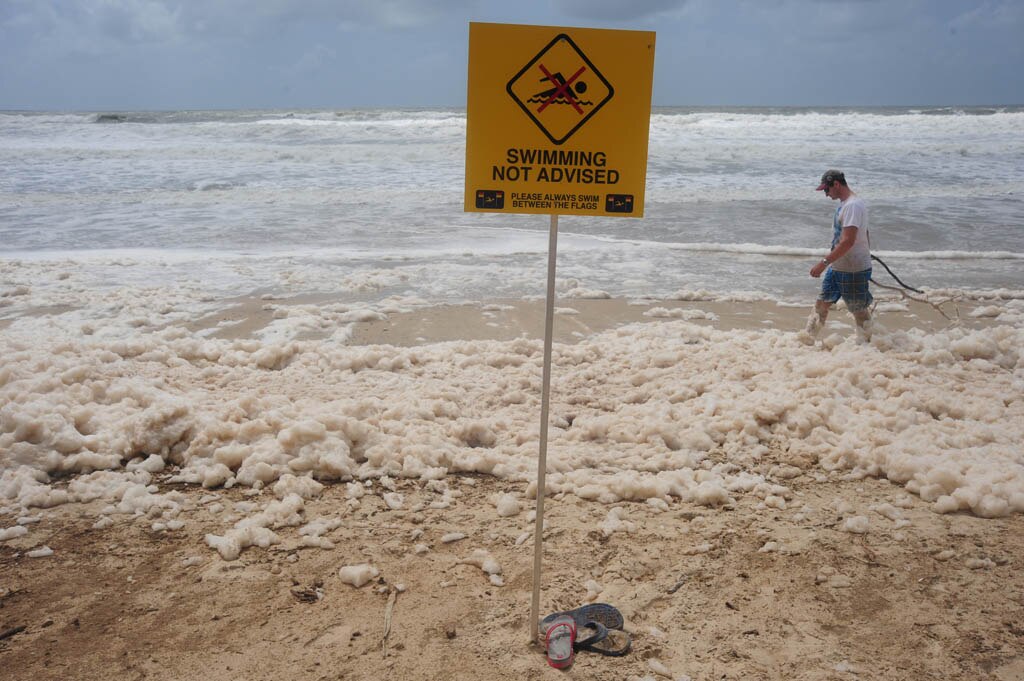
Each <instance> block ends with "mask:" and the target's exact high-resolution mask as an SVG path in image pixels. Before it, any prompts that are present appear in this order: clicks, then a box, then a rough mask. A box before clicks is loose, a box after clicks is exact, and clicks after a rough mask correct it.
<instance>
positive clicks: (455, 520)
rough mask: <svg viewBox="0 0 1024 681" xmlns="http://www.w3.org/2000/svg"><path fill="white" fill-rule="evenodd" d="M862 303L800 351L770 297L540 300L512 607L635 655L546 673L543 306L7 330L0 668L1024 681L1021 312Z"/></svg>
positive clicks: (583, 656)
mask: <svg viewBox="0 0 1024 681" xmlns="http://www.w3.org/2000/svg"><path fill="white" fill-rule="evenodd" d="M316 302H317V301H315V300H313V299H311V298H300V299H295V300H275V301H274V308H275V309H276V310H280V309H281V308H282V307H287V305H289V304H294V305H296V306H299V307H302V306H308V305H314V304H316ZM883 305H884V307H882V305H880V309H881V310H884V311H880V312H879V314H878V315H877V316H878V322H879V324H880V327H879V328H880V330H879V331H877V332H876V335H875V337H874V338H873V340H872V343H871V344H867V345H864V344H858V343H856V341H855V338H854V332H853V328H852V326H851V324H850V323H851V319H850V317H849V315H848V314H846V313H845V311H837V312H835V313H834V314H833V317H832V325H831V327H830V328H829V329H828V330H827V331H826V332H825V333H824V334H823V337H822V339H821V340H820V341H819V343H818V344H817V345H815V346H806V345H804V344H803V343H801V342H799V340H798V339H797V337H796V333H795V332H796V331H797V330H798V329H800V328H801V327H802V324H803V320H804V319H805V318H806V314H807V309H806V308H801V307H796V306H788V305H778V304H775V303H773V302H772V303H768V302H765V301H721V300H719V301H707V300H704V301H700V300H698V301H673V300H659V301H628V300H621V299H610V300H586V299H565V298H563V299H560V300H559V301H558V302H557V304H556V308H557V317H556V322H555V329H556V345H555V365H554V369H553V387H552V439H551V445H550V450H549V466H548V467H549V474H548V492H549V498H548V502H547V505H546V515H545V518H546V524H547V529H546V531H545V534H544V542H545V552H544V574H543V579H542V584H543V588H542V598H541V610H542V614H546V613H548V612H553V611H555V610H561V609H567V608H571V607H576V606H579V605H581V604H583V603H586V602H607V603H611V604H613V605H615V606H616V607H618V608H620V609H621V611H622V612H623V614H624V615H625V617H626V631H627V632H628V633H629V635H630V636H631V638H632V642H633V647H632V651H631V652H630V653H629V654H627V655H626V656H623V657H618V658H613V657H603V656H599V655H596V654H594V653H588V652H581V653H579V654H578V655H577V658H576V662H575V664H574V666H573V667H572V669H571V670H570V671H568V672H559V671H556V670H553V669H551V668H549V667H548V666H547V665H546V664H545V659H544V656H543V652H542V651H541V650H540V649H539V648H537V647H535V646H533V645H531V644H530V643H529V642H528V639H529V632H530V630H531V626H530V624H529V622H528V619H529V601H530V592H531V588H532V581H531V580H532V578H531V574H532V565H533V563H532V561H533V538H532V534H533V533H532V530H533V520H532V515H531V511H532V509H533V508H534V496H535V485H534V483H533V476H534V474H535V466H536V463H535V461H536V451H537V430H538V423H537V421H538V419H539V381H540V339H541V336H542V329H543V301H536V300H534V301H491V302H488V303H475V304H468V303H467V304H464V305H452V306H445V307H424V308H419V309H416V308H413V309H407V310H405V311H400V312H392V313H389V314H381V315H379V316H378V318H376V319H370V320H367V321H362V322H357V323H355V324H353V325H352V327H351V329H350V331H349V332H348V333H347V334H346V341H345V344H343V345H339V344H338V343H337V342H336V341H337V339H338V337H339V336H338V335H337V334H336V331H337V330H336V329H332V328H322V329H320V330H319V331H317V330H307V331H305V332H304V335H303V336H302V337H301V338H299V339H297V340H294V341H289V342H287V343H280V344H270V345H268V344H263V343H258V342H254V341H251V340H247V339H249V338H252V337H253V336H254V335H258V334H259V331H260V329H261V328H263V327H264V326H265V325H266V324H269V323H271V322H272V321H273V315H274V311H273V310H267V309H264V308H266V307H267V302H266V300H265V299H260V298H253V299H241V300H238V301H234V302H232V303H230V304H227V305H225V306H224V308H223V309H222V310H221V311H220V312H218V313H216V314H213V315H210V316H209V317H207V318H203V319H197V320H195V321H194V322H193V323H192V324H191V325H190V326H189V327H188V329H186V330H183V329H181V328H180V327H170V328H165V329H155V330H154V331H153V332H152V333H150V334H143V335H140V336H139V337H138V338H136V339H135V340H134V341H132V342H131V343H120V344H117V343H109V342H107V343H100V344H98V345H97V346H96V347H91V346H88V345H87V344H82V345H81V346H78V347H76V348H75V351H74V353H72V354H70V355H69V354H68V352H67V347H66V346H65V347H60V346H57V347H42V348H40V347H34V348H30V347H27V346H24V344H20V345H19V343H18V342H17V341H16V340H14V339H13V338H8V339H7V341H6V342H8V343H9V349H8V352H7V354H6V357H5V364H4V367H3V368H0V389H3V390H5V391H6V392H5V393H4V394H5V401H6V403H7V406H6V407H5V412H4V414H5V415H4V417H3V418H4V419H5V421H4V424H5V425H4V428H3V429H2V431H0V435H2V436H3V437H5V438H6V439H5V440H2V441H0V442H2V443H3V444H4V445H5V446H6V447H8V449H9V452H10V454H9V456H11V457H14V458H13V459H11V460H13V461H17V462H19V463H21V464H22V467H21V468H17V469H16V468H13V467H9V468H8V469H7V470H5V472H4V477H3V478H2V480H0V490H2V491H3V492H4V498H6V499H7V501H6V502H4V503H6V506H0V538H2V539H3V541H0V637H2V638H0V664H2V666H3V668H4V670H5V676H6V677H8V678H11V679H67V678H89V679H180V678H191V677H194V676H197V675H202V676H204V677H206V678H209V679H211V680H212V681H219V680H225V681H226V680H228V679H257V678H267V679H269V678H275V679H300V678H302V679H381V678H401V679H442V678H444V679H449V678H451V679H476V678H497V679H522V678H528V679H540V678H558V677H559V676H560V675H563V674H564V675H568V676H570V677H573V678H595V679H659V678H670V679H693V680H696V679H853V678H856V679H931V678H934V679H948V678H964V679H974V678H977V679H982V678H992V679H999V680H1001V681H1006V680H1010V679H1021V678H1024V655H1022V653H1021V650H1022V649H1024V619H1022V616H1021V613H1022V612H1024V580H1022V579H1021V577H1020V575H1019V569H1018V567H1019V566H1018V565H1017V562H1018V560H1019V556H1020V555H1021V553H1022V550H1024V525H1022V523H1024V519H1022V518H1024V516H1022V513H1021V512H1022V511H1024V491H1022V490H1024V486H1022V483H1021V480H1022V478H1024V473H1022V468H1021V464H1022V462H1021V460H1020V457H1021V451H1020V444H1019V443H1020V439H1019V438H1020V433H1019V432H1018V431H1019V429H1020V428H1021V427H1022V426H1021V423H1022V422H1024V420H1022V419H1021V418H1020V417H1021V416H1022V415H1024V411H1022V410H1024V401H1022V395H1021V390H1020V387H1021V360H1020V356H1019V347H1020V345H1019V344H1018V343H1017V340H1018V339H1019V334H1020V331H1019V326H1016V325H1014V324H1012V323H1006V321H1007V320H1010V319H1016V317H1015V316H1014V315H1015V314H1016V313H1015V312H1014V311H1015V310H1017V309H1018V306H1016V304H1015V303H1014V302H1013V301H1011V302H1010V303H1008V304H1005V305H1003V306H1002V307H1000V309H1001V310H1002V311H1003V312H1004V313H1006V314H1007V316H1004V317H1000V316H999V313H997V312H996V311H994V310H990V309H987V307H990V306H989V305H988V304H987V303H979V302H974V303H970V304H968V303H963V302H961V303H959V304H958V306H957V309H956V310H951V309H950V308H949V307H948V305H947V306H944V307H943V310H944V312H946V314H947V315H954V316H955V315H959V316H958V319H957V323H956V324H952V323H951V321H950V320H949V319H946V318H945V317H943V316H942V315H941V314H940V313H939V312H938V311H937V310H936V309H935V308H934V307H933V306H930V305H926V304H920V303H914V302H910V303H906V302H899V301H895V300H891V301H888V302H885V303H883ZM977 310H981V311H982V312H981V313H980V314H978V313H977V312H976V311H977ZM281 316H282V315H281V314H280V313H278V318H280V317H281ZM1000 319H1002V320H1003V321H999V320H1000ZM204 329H205V330H206V332H207V333H209V332H212V333H209V336H205V337H204V336H199V335H198V334H200V333H203V332H204ZM2 331H3V330H2V329H0V332H2ZM332 339H333V340H332ZM54 380H56V381H58V382H59V383H60V384H62V386H63V387H61V388H59V389H58V388H56V387H55V385H54V384H53V381H54ZM83 391H84V392H88V396H83V395H82V394H81V393H82V392H83ZM76 396H77V397H76ZM74 400H77V402H75V401H74ZM76 404H77V406H76ZM48 414H49V416H48ZM53 415H57V417H54V416H53ZM64 418H66V419H67V420H66V421H64V422H63V423H66V424H70V426H65V425H61V419H64ZM68 427H71V428H72V429H73V430H75V431H76V432H77V435H76V434H75V432H71V431H69V430H68V429H67V428H68ZM4 433H5V434H4ZM76 438H77V439H76ZM55 450H56V451H60V452H63V454H62V455H61V459H60V460H59V461H56V460H52V459H51V460H49V461H50V463H47V461H48V460H47V459H46V458H45V451H55ZM107 454H109V455H110V457H113V458H106V459H105V458H104V456H105V455H107ZM982 462H985V463H982ZM30 466H31V467H32V468H30ZM48 466H49V469H48V470H49V473H48V474H39V473H33V474H31V475H29V474H28V471H29V470H37V471H42V470H47V467H48ZM105 469H109V470H105ZM16 471H20V473H17V474H16ZM19 528H23V529H19ZM351 566H364V567H361V568H359V570H356V571H357V572H359V571H363V572H365V576H366V579H367V581H366V583H365V584H362V585H361V586H354V585H353V584H350V583H346V581H345V580H343V579H342V576H341V575H342V574H343V573H344V571H343V570H342V569H343V568H345V567H351Z"/></svg>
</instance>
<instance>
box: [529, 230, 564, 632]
mask: <svg viewBox="0 0 1024 681" xmlns="http://www.w3.org/2000/svg"><path fill="white" fill-rule="evenodd" d="M557 251H558V214H557V213H552V215H551V230H550V234H549V235H548V299H547V308H546V311H545V316H544V374H543V378H542V380H541V394H540V456H539V457H538V458H537V519H536V523H534V526H533V598H532V599H531V600H530V620H529V626H530V630H529V631H530V638H529V640H530V641H531V642H532V641H535V640H536V639H537V637H538V636H539V632H538V631H537V622H538V621H539V619H540V566H541V559H542V558H543V555H544V541H543V537H544V478H545V477H546V475H547V462H548V412H549V410H550V405H551V344H552V335H553V332H554V327H555V261H556V253H557Z"/></svg>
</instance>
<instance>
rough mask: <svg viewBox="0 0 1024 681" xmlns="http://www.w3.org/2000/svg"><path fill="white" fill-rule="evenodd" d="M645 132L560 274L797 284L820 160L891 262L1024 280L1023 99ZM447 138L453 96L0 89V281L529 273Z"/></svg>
mask: <svg viewBox="0 0 1024 681" xmlns="http://www.w3.org/2000/svg"><path fill="white" fill-rule="evenodd" d="M650 140H651V143H650V156H649V165H648V180H647V205H646V216H645V217H644V218H642V219H623V218H585V217H578V216H565V217H563V218H561V219H560V236H559V259H558V274H559V278H560V286H561V287H562V288H563V289H566V288H585V289H589V290H596V291H603V292H606V293H608V294H609V295H613V296H664V295H669V294H671V293H673V292H675V291H678V290H680V289H705V290H709V291H713V292H718V293H723V294H728V293H730V292H737V291H745V292H758V293H763V294H765V295H769V296H772V297H777V298H780V299H795V300H802V299H808V298H809V297H813V295H814V293H815V291H816V289H817V282H816V281H814V280H812V279H810V277H808V276H807V270H808V269H809V267H810V265H811V264H813V261H814V260H815V259H816V258H817V257H818V256H820V255H821V254H823V253H824V252H825V251H826V250H827V247H828V245H829V240H830V236H831V229H830V223H831V215H832V212H833V210H834V206H835V204H834V203H833V202H831V201H829V200H828V199H826V198H825V197H823V196H822V194H820V193H817V192H815V191H814V187H815V186H816V185H817V182H818V177H819V176H820V175H821V173H822V172H823V171H824V170H825V169H826V168H831V167H839V168H842V169H843V170H845V171H846V174H847V178H848V180H849V181H850V183H851V186H852V187H853V188H854V190H855V191H857V192H858V193H859V194H860V195H861V196H862V197H864V198H865V199H866V200H867V201H868V203H869V205H870V210H871V235H872V244H873V247H874V250H875V252H876V253H878V254H879V255H881V256H882V257H883V258H885V259H886V261H887V262H888V263H889V265H890V266H891V267H893V269H894V270H895V271H896V272H897V274H899V275H900V277H901V278H902V279H903V280H904V281H905V282H907V283H908V284H911V285H914V286H918V287H929V288H935V289H945V288H954V289H964V290H972V291H979V290H980V291H990V290H993V289H1011V290H1019V289H1024V276H1022V274H1024V107H1002V108H969V107H968V108H934V109H927V108H882V109H795V108H794V109H789V108H782V109H759V108H749V109H746V108H744V109H714V108H656V109H655V110H654V113H653V114H652V116H651V128H650ZM464 154H465V113H464V111H461V110H457V109H429V110H354V111H294V112H288V111H210V112H203V111H199V112H134V113H133V112H126V113H118V114H113V115H111V114H106V115H104V114H96V113H32V112H0V263H4V262H6V263H7V264H8V269H7V270H6V272H7V273H6V281H0V288H2V285H3V284H6V285H7V286H8V287H12V286H18V285H21V286H28V285H34V286H36V288H37V290H43V287H45V286H46V282H47V275H46V273H49V272H53V265H54V264H55V263H61V264H62V266H64V267H65V268H67V267H74V268H75V271H74V279H75V280H76V281H77V282H78V283H79V286H81V287H83V288H86V289H102V288H105V287H114V286H123V285H128V286H131V285H136V286H137V285H143V284H148V285H155V286H159V285H166V286H170V287H174V286H182V285H189V286H192V287H195V286H200V287H202V288H203V289H205V290H206V291H207V293H208V294H209V295H211V296H230V295H245V294H248V293H252V292H254V291H279V290H286V291H289V292H295V291H307V292H317V291H319V292H331V291H339V292H341V293H344V294H346V295H350V296H364V297H365V296H367V295H372V296H377V297H384V296H393V295H403V296H417V297H420V298H422V299H424V300H427V301H430V302H444V301H451V300H461V299H467V298H469V299H488V298H509V297H511V298H520V297H525V296H535V295H541V294H543V292H544V285H545V267H546V253H547V230H548V222H549V221H548V219H547V217H546V216H537V215H532V216H526V215H486V214H478V213H468V214H467V213H464V212H463V211H462V191H463V189H462V185H463V161H464ZM12 263H16V265H17V266H16V267H14V266H12V265H11V264H12ZM33 267H36V268H38V272H35V271H34V270H33V269H32V268H33ZM360 273H362V274H363V275H365V276H364V281H365V280H369V281H372V282H373V283H372V284H371V285H352V282H353V281H354V279H353V277H358V275H360ZM63 276H66V275H63ZM876 277H877V278H878V279H879V280H880V281H883V282H889V283H892V282H891V279H888V277H887V275H886V274H885V273H884V272H881V271H878V272H877V273H876ZM344 282H348V284H344ZM3 313H4V311H3V310H2V309H0V314H3Z"/></svg>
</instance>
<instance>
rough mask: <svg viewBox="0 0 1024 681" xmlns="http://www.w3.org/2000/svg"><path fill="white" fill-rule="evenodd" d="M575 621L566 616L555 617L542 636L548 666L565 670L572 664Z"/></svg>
mask: <svg viewBox="0 0 1024 681" xmlns="http://www.w3.org/2000/svg"><path fill="white" fill-rule="evenodd" d="M575 644H576V621H575V620H573V618H571V617H569V616H568V615H563V616H561V617H556V618H555V619H554V620H552V621H551V624H550V626H549V627H548V629H547V632H546V633H545V634H544V647H545V648H546V649H547V655H548V664H549V665H551V666H552V667H554V668H555V669H565V668H566V667H568V666H569V665H571V664H572V660H573V657H574V656H575V654H576V650H575Z"/></svg>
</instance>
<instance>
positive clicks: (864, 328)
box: [853, 308, 871, 343]
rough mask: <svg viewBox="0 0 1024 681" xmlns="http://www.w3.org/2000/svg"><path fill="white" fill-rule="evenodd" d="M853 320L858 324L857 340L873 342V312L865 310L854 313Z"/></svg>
mask: <svg viewBox="0 0 1024 681" xmlns="http://www.w3.org/2000/svg"><path fill="white" fill-rule="evenodd" d="M853 319H854V321H856V322H857V340H860V341H863V342H865V343H870V342H871V310H870V309H869V308H864V309H863V310H857V311H856V312H854V313H853Z"/></svg>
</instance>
